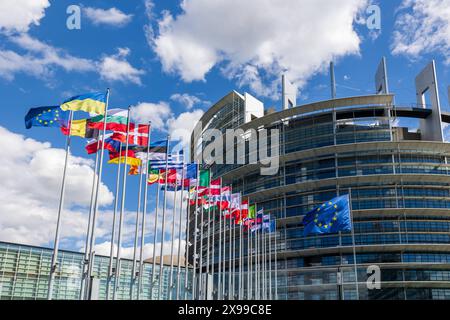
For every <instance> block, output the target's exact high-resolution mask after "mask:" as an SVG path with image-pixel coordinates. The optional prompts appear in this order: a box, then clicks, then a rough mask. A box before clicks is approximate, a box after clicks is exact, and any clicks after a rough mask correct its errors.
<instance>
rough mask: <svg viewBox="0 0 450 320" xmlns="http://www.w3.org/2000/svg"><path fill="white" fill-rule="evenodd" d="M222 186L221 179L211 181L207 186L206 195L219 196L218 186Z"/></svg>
mask: <svg viewBox="0 0 450 320" xmlns="http://www.w3.org/2000/svg"><path fill="white" fill-rule="evenodd" d="M221 184H222V179H221V178H218V179H216V180H212V181H211V184H210V185H209V190H208V194H210V195H220V185H221Z"/></svg>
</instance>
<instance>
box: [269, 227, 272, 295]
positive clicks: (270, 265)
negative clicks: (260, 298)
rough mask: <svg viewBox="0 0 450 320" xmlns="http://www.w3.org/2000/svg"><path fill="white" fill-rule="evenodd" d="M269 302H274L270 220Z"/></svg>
mask: <svg viewBox="0 0 450 320" xmlns="http://www.w3.org/2000/svg"><path fill="white" fill-rule="evenodd" d="M269 228H270V229H269V300H272V298H273V297H272V222H271V221H270V219H269Z"/></svg>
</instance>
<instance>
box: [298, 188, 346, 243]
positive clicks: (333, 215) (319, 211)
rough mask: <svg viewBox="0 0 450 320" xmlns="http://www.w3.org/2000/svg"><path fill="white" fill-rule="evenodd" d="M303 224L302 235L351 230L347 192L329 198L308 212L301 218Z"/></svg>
mask: <svg viewBox="0 0 450 320" xmlns="http://www.w3.org/2000/svg"><path fill="white" fill-rule="evenodd" d="M303 225H304V226H305V228H304V231H303V235H304V236H308V235H311V234H327V233H338V232H339V231H351V230H352V221H351V217H350V201H349V196H348V194H347V195H344V196H341V197H337V198H334V199H331V200H330V201H327V202H325V203H323V204H322V205H321V206H319V207H317V208H315V209H314V210H312V211H310V212H308V213H307V214H306V216H305V217H304V218H303Z"/></svg>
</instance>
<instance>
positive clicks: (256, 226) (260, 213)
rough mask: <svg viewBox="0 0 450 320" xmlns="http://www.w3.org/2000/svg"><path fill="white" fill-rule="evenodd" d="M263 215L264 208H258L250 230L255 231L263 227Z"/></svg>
mask: <svg viewBox="0 0 450 320" xmlns="http://www.w3.org/2000/svg"><path fill="white" fill-rule="evenodd" d="M263 216H264V209H260V210H258V212H256V218H255V221H254V223H253V225H252V226H251V228H250V230H251V231H252V232H255V231H257V230H260V229H261V227H262V225H263Z"/></svg>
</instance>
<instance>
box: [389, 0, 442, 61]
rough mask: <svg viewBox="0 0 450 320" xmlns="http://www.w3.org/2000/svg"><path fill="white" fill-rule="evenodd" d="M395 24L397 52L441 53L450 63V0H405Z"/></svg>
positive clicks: (395, 46) (414, 56)
mask: <svg viewBox="0 0 450 320" xmlns="http://www.w3.org/2000/svg"><path fill="white" fill-rule="evenodd" d="M399 12H400V13H399V16H398V18H397V21H396V23H395V31H394V35H393V43H392V46H391V49H392V53H393V54H394V55H400V54H402V55H406V56H408V57H410V58H413V59H415V58H418V57H419V56H420V55H422V54H427V53H432V52H436V53H440V54H441V55H442V56H443V57H444V58H445V59H446V63H447V64H450V57H449V54H448V53H449V52H450V1H449V0H414V1H413V0H404V1H403V3H402V6H401V7H400V10H399Z"/></svg>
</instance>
